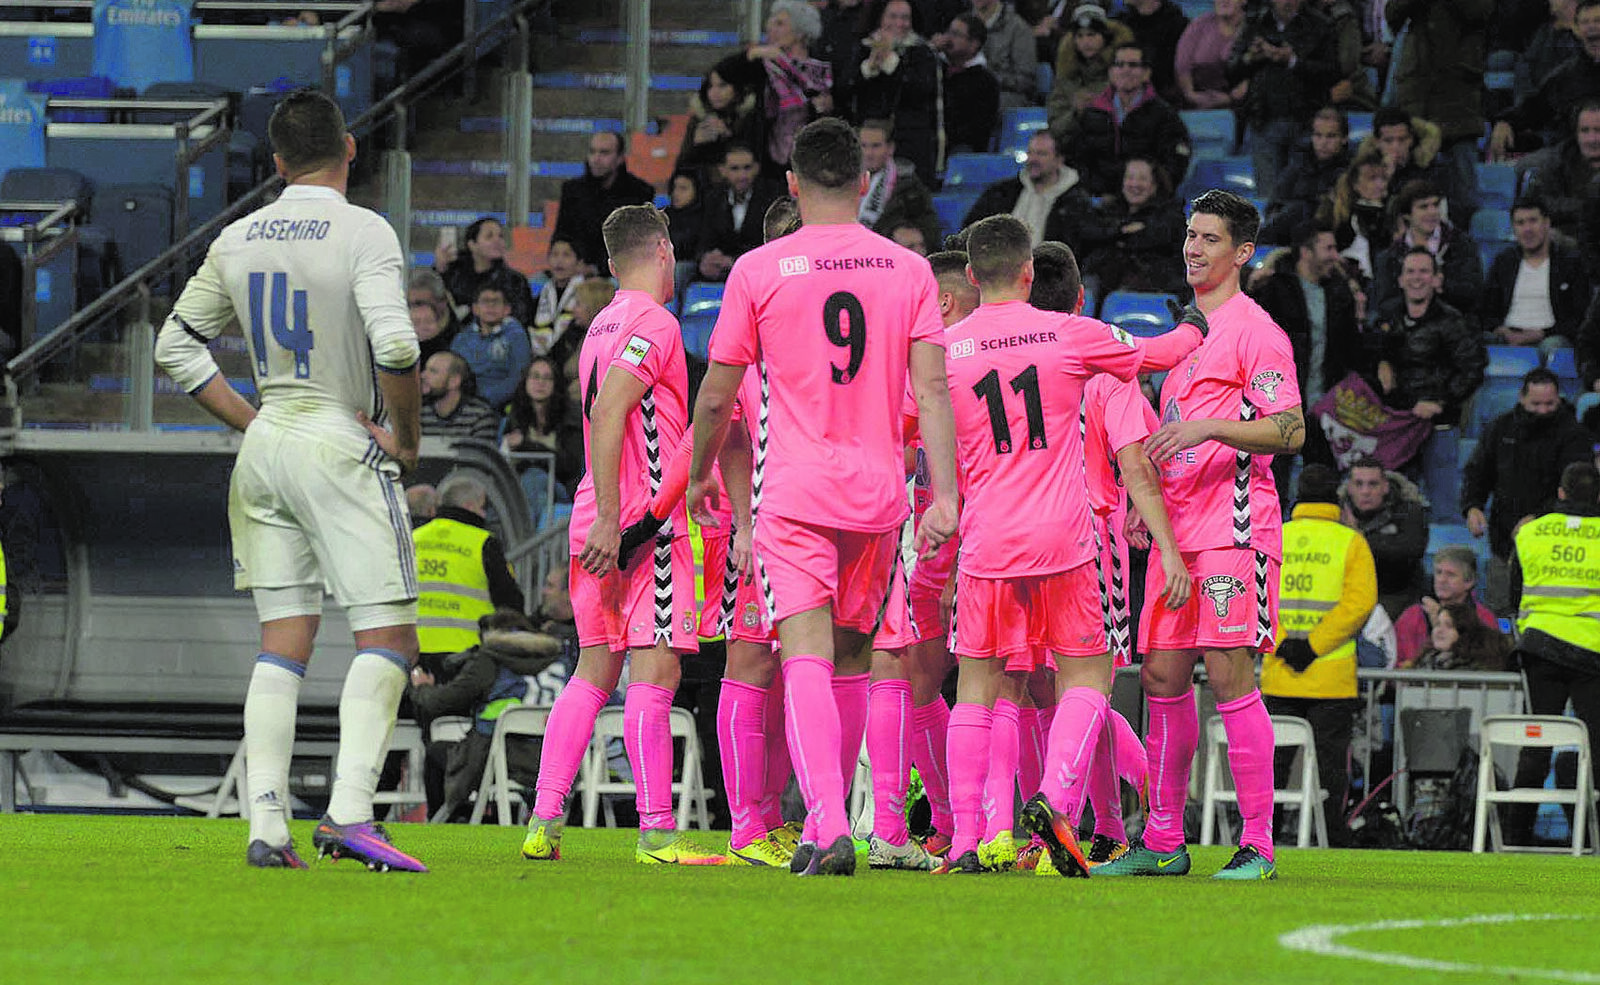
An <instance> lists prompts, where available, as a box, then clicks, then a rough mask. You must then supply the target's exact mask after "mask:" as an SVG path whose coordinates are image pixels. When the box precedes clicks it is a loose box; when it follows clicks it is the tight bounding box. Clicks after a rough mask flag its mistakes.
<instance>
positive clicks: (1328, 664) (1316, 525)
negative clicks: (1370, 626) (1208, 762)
mask: <svg viewBox="0 0 1600 985" xmlns="http://www.w3.org/2000/svg"><path fill="white" fill-rule="evenodd" d="M1296 492H1297V494H1298V495H1297V496H1296V497H1295V508H1294V513H1293V514H1292V515H1291V517H1290V520H1289V522H1288V523H1286V524H1284V525H1283V568H1282V571H1281V573H1280V577H1279V588H1278V645H1277V647H1276V649H1275V650H1274V651H1273V652H1272V653H1269V654H1267V655H1266V656H1265V657H1263V658H1262V662H1261V697H1262V701H1263V703H1265V704H1266V706H1267V711H1269V712H1271V713H1272V714H1274V715H1292V716H1294V717H1296V718H1304V719H1305V720H1306V721H1308V722H1310V723H1311V736H1312V740H1313V742H1314V743H1315V745H1316V752H1317V771H1318V773H1319V774H1320V778H1321V780H1322V786H1323V789H1325V790H1327V791H1328V799H1327V801H1326V802H1325V803H1324V804H1323V812H1324V814H1325V815H1326V817H1327V822H1328V841H1329V843H1330V844H1332V845H1334V846H1340V845H1346V844H1349V841H1350V829H1349V827H1348V826H1347V825H1346V824H1345V820H1344V813H1345V812H1344V797H1345V788H1346V786H1347V785H1348V782H1349V777H1348V772H1347V770H1346V767H1345V762H1346V758H1347V754H1348V752H1349V749H1350V733H1351V732H1352V731H1353V729H1354V726H1355V715H1356V711H1357V710H1358V708H1359V707H1360V702H1359V701H1358V700H1357V699H1356V637H1357V636H1358V635H1359V634H1360V633H1361V627H1362V626H1364V625H1365V624H1366V622H1367V617H1368V616H1370V615H1371V614H1372V610H1373V608H1374V607H1375V606H1376V605H1377V604H1378V576H1377V573H1376V572H1375V570H1374V568H1373V563H1372V551H1371V549H1369V548H1368V547H1367V540H1366V538H1365V537H1363V536H1361V533H1360V531H1357V530H1355V529H1353V528H1350V527H1346V526H1344V525H1343V524H1341V523H1340V522H1339V474H1338V473H1337V472H1335V471H1334V470H1333V469H1331V468H1329V467H1328V466H1326V465H1315V464H1314V465H1307V466H1306V467H1305V469H1304V470H1303V471H1301V473H1300V483H1299V487H1298V488H1297V490H1296ZM1292 760H1293V752H1292V750H1291V751H1290V753H1289V754H1288V755H1282V754H1280V755H1278V756H1276V757H1275V759H1274V764H1273V765H1274V771H1275V772H1276V773H1277V774H1278V775H1277V777H1276V780H1277V785H1278V786H1280V787H1281V786H1283V785H1284V782H1285V780H1286V779H1287V776H1286V774H1287V772H1288V769H1289V766H1290V764H1291V762H1292Z"/></svg>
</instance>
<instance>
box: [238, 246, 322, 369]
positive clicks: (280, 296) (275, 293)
mask: <svg viewBox="0 0 1600 985" xmlns="http://www.w3.org/2000/svg"><path fill="white" fill-rule="evenodd" d="M306 308H307V298H306V292H305V291H294V292H293V293H292V294H291V292H290V291H289V275H288V274H284V273H275V274H273V275H272V292H271V297H270V298H269V297H268V296H267V275H266V274H265V273H263V272H260V271H258V272H256V273H252V274H251V275H250V340H251V342H252V343H253V344H252V346H251V348H252V349H253V350H254V352H255V357H256V375H257V376H259V377H265V376H266V375H267V336H266V328H265V325H266V322H267V320H268V319H269V318H270V319H271V322H272V340H273V341H274V342H276V343H277V344H278V345H279V346H280V347H282V348H284V349H286V350H288V351H289V352H292V353H294V378H295V379H297V380H304V379H309V378H310V377H311V349H312V346H313V345H314V344H315V341H316V340H315V338H314V337H313V336H312V334H311V328H310V326H309V325H308V324H307V322H308V321H309V318H308V317H307V315H306ZM263 309H266V310H265V311H264V310H263ZM263 315H265V317H263ZM291 315H292V316H293V319H294V321H293V324H292V325H291V324H290V317H291Z"/></svg>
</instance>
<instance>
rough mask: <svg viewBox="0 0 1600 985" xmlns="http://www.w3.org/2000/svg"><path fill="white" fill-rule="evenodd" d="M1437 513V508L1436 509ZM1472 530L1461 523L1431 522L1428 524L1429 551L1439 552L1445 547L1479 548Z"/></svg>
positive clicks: (1432, 552) (1430, 552) (1431, 552)
mask: <svg viewBox="0 0 1600 985" xmlns="http://www.w3.org/2000/svg"><path fill="white" fill-rule="evenodd" d="M1434 512H1435V514H1437V512H1438V511H1437V510H1435V511H1434ZM1477 540H1478V538H1476V537H1473V536H1472V531H1470V530H1468V529H1467V528H1466V525H1465V524H1461V523H1430V524H1428V553H1429V554H1437V553H1438V552H1439V549H1440V548H1443V547H1468V548H1471V549H1472V550H1474V551H1476V550H1478V544H1477V543H1476V541H1477Z"/></svg>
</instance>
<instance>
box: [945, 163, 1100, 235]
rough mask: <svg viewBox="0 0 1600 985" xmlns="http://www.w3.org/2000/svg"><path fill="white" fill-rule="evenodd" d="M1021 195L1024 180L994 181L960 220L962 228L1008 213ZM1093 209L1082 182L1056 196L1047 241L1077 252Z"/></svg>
mask: <svg viewBox="0 0 1600 985" xmlns="http://www.w3.org/2000/svg"><path fill="white" fill-rule="evenodd" d="M1021 196H1022V179H1021V178H1005V179H1002V180H1000V181H997V182H995V183H994V184H992V185H990V186H989V187H988V188H985V189H984V190H983V194H982V195H979V196H978V200H977V201H976V202H974V203H973V205H972V208H971V209H970V210H969V211H968V212H967V215H966V218H964V219H962V220H961V225H962V228H965V227H967V226H970V225H972V224H973V223H974V222H977V221H978V220H979V219H987V218H989V217H990V216H992V215H1001V214H1003V213H1009V212H1010V211H1011V210H1012V209H1013V208H1014V207H1015V206H1016V204H1017V199H1018V198H1020V197H1021ZM1090 208H1091V203H1090V200H1089V193H1088V192H1086V191H1084V190H1083V183H1082V182H1081V181H1080V182H1079V183H1077V184H1075V185H1073V186H1072V187H1071V188H1068V189H1067V190H1066V191H1064V192H1062V193H1061V194H1060V195H1058V196H1056V200H1055V203H1054V204H1052V205H1051V206H1050V217H1049V218H1048V219H1046V220H1045V224H1044V238H1045V239H1047V240H1048V239H1053V240H1056V241H1058V242H1062V243H1065V244H1067V245H1068V246H1070V247H1072V251H1073V252H1074V253H1077V252H1078V251H1079V241H1078V234H1079V232H1080V231H1081V228H1082V224H1083V220H1084V218H1085V217H1086V216H1088V214H1089V210H1090Z"/></svg>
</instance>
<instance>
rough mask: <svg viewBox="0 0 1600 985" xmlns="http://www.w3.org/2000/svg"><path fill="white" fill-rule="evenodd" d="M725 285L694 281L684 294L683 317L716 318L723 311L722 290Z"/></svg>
mask: <svg viewBox="0 0 1600 985" xmlns="http://www.w3.org/2000/svg"><path fill="white" fill-rule="evenodd" d="M723 286H724V285H722V284H717V283H712V282H710V281H699V280H697V281H694V282H693V283H691V284H690V285H689V286H688V287H687V288H685V289H684V292H683V316H684V317H685V318H688V317H689V316H691V315H710V316H711V317H712V318H716V316H717V312H718V311H721V310H722V288H723Z"/></svg>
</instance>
